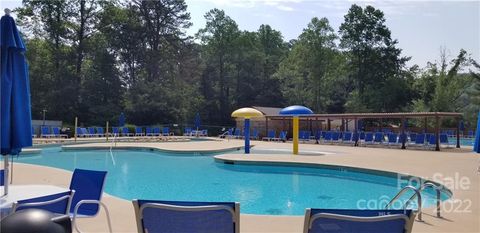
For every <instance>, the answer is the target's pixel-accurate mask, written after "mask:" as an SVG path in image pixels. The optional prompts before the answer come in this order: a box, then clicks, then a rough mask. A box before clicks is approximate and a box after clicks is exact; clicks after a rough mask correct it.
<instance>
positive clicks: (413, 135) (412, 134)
mask: <svg viewBox="0 0 480 233" xmlns="http://www.w3.org/2000/svg"><path fill="white" fill-rule="evenodd" d="M408 136H409V137H410V143H415V140H416V139H417V134H416V133H410V134H409V135H408Z"/></svg>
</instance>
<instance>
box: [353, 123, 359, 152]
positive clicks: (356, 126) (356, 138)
mask: <svg viewBox="0 0 480 233" xmlns="http://www.w3.org/2000/svg"><path fill="white" fill-rule="evenodd" d="M353 126H354V127H355V128H354V129H353V130H354V135H357V136H355V144H354V146H358V139H359V137H360V135H358V120H357V118H355V119H354V122H353Z"/></svg>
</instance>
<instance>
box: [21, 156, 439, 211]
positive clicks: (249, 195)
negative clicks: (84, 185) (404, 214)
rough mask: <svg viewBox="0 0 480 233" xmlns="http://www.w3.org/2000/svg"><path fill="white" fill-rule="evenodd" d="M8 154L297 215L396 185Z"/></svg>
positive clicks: (347, 204)
mask: <svg viewBox="0 0 480 233" xmlns="http://www.w3.org/2000/svg"><path fill="white" fill-rule="evenodd" d="M16 161H18V162H22V163H29V164H37V165H45V166H50V167H56V168H61V169H66V170H69V171H73V170H74V169H75V168H84V169H95V170H107V171H108V175H107V181H106V186H105V191H106V192H107V193H109V194H111V195H114V196H117V197H120V198H124V199H127V200H131V199H160V200H195V201H236V202H240V206H241V212H242V213H246V214H268V215H303V214H304V212H305V208H310V207H315V208H367V207H369V208H375V205H378V206H377V208H383V207H384V205H385V204H386V202H388V201H389V200H390V199H391V198H392V197H393V196H394V195H395V194H396V193H397V192H398V191H399V188H398V187H397V177H396V176H386V175H381V174H374V173H365V172H359V171H353V170H348V169H327V168H318V167H298V166H268V165H239V164H224V163H219V162H215V160H214V158H213V157H212V156H211V155H198V154H197V155H194V154H167V153H161V152H151V151H146V150H118V151H113V152H110V151H105V150H90V151H62V150H61V148H60V147H52V148H43V151H42V153H41V154H38V155H31V156H21V157H20V158H19V159H18V160H16ZM422 197H423V196H422ZM432 197H433V195H432V193H430V192H428V193H425V197H423V198H424V199H426V203H427V204H431V203H433V201H434V199H433V198H432ZM443 198H444V199H446V198H448V196H447V195H446V194H444V195H443ZM367 204H368V206H367Z"/></svg>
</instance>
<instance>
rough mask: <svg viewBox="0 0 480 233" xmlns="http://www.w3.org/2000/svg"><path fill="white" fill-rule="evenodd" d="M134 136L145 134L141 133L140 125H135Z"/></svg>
mask: <svg viewBox="0 0 480 233" xmlns="http://www.w3.org/2000/svg"><path fill="white" fill-rule="evenodd" d="M135 136H136V137H139V136H145V134H144V133H143V129H142V127H138V126H137V127H135Z"/></svg>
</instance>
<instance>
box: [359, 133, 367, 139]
mask: <svg viewBox="0 0 480 233" xmlns="http://www.w3.org/2000/svg"><path fill="white" fill-rule="evenodd" d="M358 139H360V140H365V132H360V134H359V135H358Z"/></svg>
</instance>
